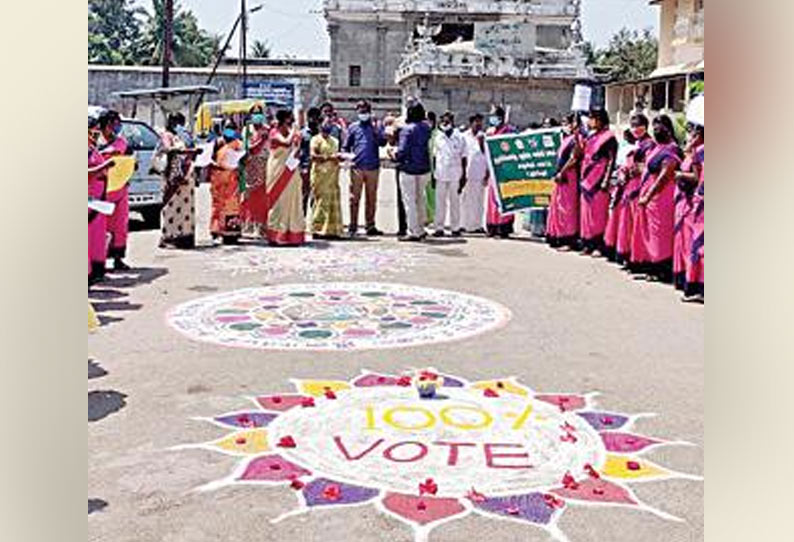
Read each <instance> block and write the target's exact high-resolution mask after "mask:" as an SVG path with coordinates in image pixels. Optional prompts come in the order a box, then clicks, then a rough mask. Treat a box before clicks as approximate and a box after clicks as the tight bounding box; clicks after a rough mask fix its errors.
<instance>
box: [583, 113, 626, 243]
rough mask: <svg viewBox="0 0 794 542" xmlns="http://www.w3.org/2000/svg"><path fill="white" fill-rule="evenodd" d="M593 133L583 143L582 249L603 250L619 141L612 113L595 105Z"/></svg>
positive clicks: (592, 124) (591, 128)
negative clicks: (609, 189) (611, 116)
mask: <svg viewBox="0 0 794 542" xmlns="http://www.w3.org/2000/svg"><path fill="white" fill-rule="evenodd" d="M587 122H588V128H589V130H590V134H589V135H588V136H587V139H586V140H585V144H584V157H583V158H582V180H581V189H582V190H581V194H582V195H581V199H580V236H581V238H582V252H583V253H584V254H593V255H594V256H599V255H601V254H603V252H604V232H605V231H606V226H607V218H608V215H609V193H608V192H607V189H608V188H609V179H610V177H611V175H612V168H613V166H614V164H615V158H616V156H617V152H618V141H617V139H616V138H615V134H613V133H612V131H611V130H610V129H609V115H608V114H607V112H606V111H605V110H603V109H594V110H593V111H591V112H590V117H589V119H588V121H587Z"/></svg>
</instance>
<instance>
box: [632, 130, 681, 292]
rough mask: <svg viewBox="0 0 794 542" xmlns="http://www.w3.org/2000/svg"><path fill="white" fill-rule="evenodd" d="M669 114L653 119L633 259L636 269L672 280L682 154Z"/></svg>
mask: <svg viewBox="0 0 794 542" xmlns="http://www.w3.org/2000/svg"><path fill="white" fill-rule="evenodd" d="M673 134H674V129H673V122H672V121H671V120H670V117H668V116H667V115H660V116H658V117H656V118H655V119H654V121H653V138H654V140H655V141H656V147H654V149H653V150H652V151H651V152H650V154H649V155H648V158H647V162H646V167H645V173H644V175H643V178H642V185H641V188H640V197H639V199H638V200H637V215H636V216H635V220H634V232H633V234H632V258H633V259H634V262H633V263H634V264H635V265H636V266H637V269H638V270H639V271H641V272H644V273H645V274H647V275H648V277H649V278H650V279H655V280H660V281H662V282H671V281H672V278H673V277H672V273H673V226H674V224H673V223H674V220H675V209H674V202H673V197H674V196H673V193H674V191H675V171H676V169H678V167H679V166H680V165H681V158H682V153H681V149H680V148H679V147H678V144H677V143H676V141H675V139H674V137H673Z"/></svg>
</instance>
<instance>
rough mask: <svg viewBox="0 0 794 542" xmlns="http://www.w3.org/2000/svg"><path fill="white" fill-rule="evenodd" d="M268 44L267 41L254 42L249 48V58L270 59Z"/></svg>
mask: <svg viewBox="0 0 794 542" xmlns="http://www.w3.org/2000/svg"><path fill="white" fill-rule="evenodd" d="M270 52H271V50H270V43H269V42H267V41H260V40H254V43H253V45H252V46H251V56H253V57H254V58H270Z"/></svg>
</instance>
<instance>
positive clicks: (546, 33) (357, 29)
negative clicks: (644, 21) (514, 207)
mask: <svg viewBox="0 0 794 542" xmlns="http://www.w3.org/2000/svg"><path fill="white" fill-rule="evenodd" d="M580 2H581V0H466V1H464V0H326V1H325V17H326V20H327V22H328V31H329V34H330V38H331V73H330V77H329V85H328V97H329V98H330V99H331V100H332V101H333V102H334V103H335V104H336V105H337V108H338V109H339V110H340V111H341V112H343V113H344V114H351V113H352V111H353V108H354V106H355V102H356V101H357V100H358V99H361V98H366V99H368V100H369V101H370V102H372V104H373V108H374V110H375V111H376V112H377V113H378V114H383V113H385V112H387V111H390V112H398V111H400V110H401V104H402V101H403V98H404V97H406V96H409V95H410V96H416V97H418V98H419V99H421V100H422V102H423V103H424V104H425V105H426V107H427V108H428V109H430V110H435V111H439V112H441V111H444V110H446V109H450V110H452V111H454V112H456V113H457V114H458V121H464V120H465V117H466V116H468V115H469V114H471V113H473V112H477V111H479V112H484V113H487V109H488V107H489V106H490V105H491V104H492V103H502V104H504V105H507V106H510V119H511V122H515V123H517V124H521V125H523V124H528V123H530V122H533V121H539V120H540V119H541V118H542V117H543V116H544V115H559V114H560V113H562V112H564V111H567V110H568V109H569V108H570V105H571V95H572V93H573V85H574V83H576V82H582V81H589V80H590V79H591V73H590V71H589V70H588V69H587V67H586V66H585V59H584V55H583V54H582V52H581V50H580V45H581V41H582V39H581V33H580V22H579V12H580Z"/></svg>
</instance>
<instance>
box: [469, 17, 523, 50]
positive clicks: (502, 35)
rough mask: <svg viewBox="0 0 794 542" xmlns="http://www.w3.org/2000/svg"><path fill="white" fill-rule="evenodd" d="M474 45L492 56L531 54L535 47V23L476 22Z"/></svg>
mask: <svg viewBox="0 0 794 542" xmlns="http://www.w3.org/2000/svg"><path fill="white" fill-rule="evenodd" d="M474 47H475V49H477V50H479V51H482V52H483V53H485V54H487V55H490V56H497V57H502V56H515V57H526V56H529V55H531V54H532V52H533V50H534V48H535V25H533V24H530V23H519V22H511V23H503V22H499V23H493V22H483V23H480V22H477V23H474Z"/></svg>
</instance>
